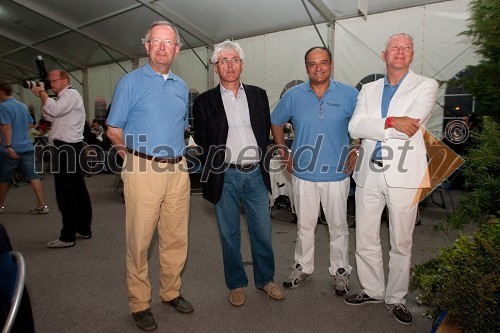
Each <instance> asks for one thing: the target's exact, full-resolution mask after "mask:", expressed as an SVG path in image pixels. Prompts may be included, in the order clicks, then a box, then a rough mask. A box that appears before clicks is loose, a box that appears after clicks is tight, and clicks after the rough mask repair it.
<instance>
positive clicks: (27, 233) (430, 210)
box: [0, 174, 457, 333]
mask: <svg viewBox="0 0 500 333" xmlns="http://www.w3.org/2000/svg"><path fill="white" fill-rule="evenodd" d="M114 180H115V176H114V175H105V174H101V175H95V176H92V177H89V178H86V181H87V185H88V188H89V190H90V193H91V197H92V204H93V210H94V220H93V235H94V237H93V238H92V239H91V240H82V241H78V242H77V244H76V246H75V247H73V248H69V249H57V250H54V249H48V248H46V246H45V244H46V243H47V241H51V240H54V239H56V238H57V237H58V235H59V230H60V227H61V222H60V215H59V212H58V210H57V205H56V201H55V195H54V185H53V178H52V176H50V175H48V176H47V177H46V178H45V179H44V180H43V185H44V189H45V193H46V197H47V203H48V205H49V208H50V209H51V212H50V213H49V214H47V215H29V214H27V211H28V210H29V209H30V208H31V207H32V206H33V203H34V199H33V195H32V193H31V189H30V187H29V186H21V187H13V188H11V190H10V192H9V194H8V197H7V200H6V202H5V206H6V212H5V213H4V214H1V215H0V222H1V223H3V224H4V225H5V227H6V228H7V230H8V232H9V234H10V237H11V240H12V243H13V246H14V248H15V249H16V250H18V251H20V252H22V254H23V255H24V257H25V260H26V264H27V285H28V289H29V292H30V296H31V299H32V302H33V312H34V318H35V325H36V329H37V332H39V333H45V332H47V333H49V332H50V333H52V332H58V333H65V332H68V333H69V332H120V333H121V332H139V331H140V330H139V329H138V328H137V327H136V326H135V324H134V321H133V319H132V317H131V315H130V313H129V309H128V306H127V292H126V281H125V259H124V254H125V245H124V204H123V201H122V198H121V197H120V195H119V194H118V193H116V192H115V191H114ZM455 195H456V193H455ZM191 198H192V201H191V219H190V232H189V237H190V240H189V242H190V243H189V244H190V245H189V256H188V261H187V264H186V267H185V271H184V273H183V288H182V293H183V295H184V296H185V297H186V298H187V299H188V300H190V301H191V302H192V304H193V305H194V307H195V311H194V313H193V314H190V315H183V314H180V313H176V312H175V310H174V309H173V308H171V307H170V306H166V305H163V304H162V303H161V301H160V299H159V297H158V271H159V269H158V241H157V238H155V239H154V241H153V242H154V243H153V246H152V247H151V251H150V278H151V283H152V286H153V301H152V305H151V306H152V309H153V312H154V314H155V316H156V319H157V322H158V325H159V328H158V330H157V332H370V333H377V332H381V333H382V332H384V333H388V332H408V333H410V332H418V333H421V332H429V331H430V328H431V324H432V322H431V320H429V319H427V318H425V317H423V313H424V311H425V309H424V308H422V307H419V306H418V305H417V304H416V303H415V297H416V294H410V295H409V296H408V302H407V305H408V307H409V309H410V310H411V312H412V313H413V318H414V321H413V323H412V324H411V325H409V326H404V325H401V324H399V323H397V322H396V321H395V320H394V319H393V317H392V315H391V314H390V313H389V311H388V310H387V309H386V308H385V306H384V304H369V305H363V306H348V305H346V304H345V303H344V302H343V299H342V298H339V297H337V296H335V295H334V293H333V292H332V282H333V280H332V278H331V277H330V276H329V275H328V234H327V229H326V226H324V225H318V227H317V232H316V270H315V273H314V274H313V276H312V278H311V279H309V280H308V281H306V282H304V283H303V285H301V286H300V287H299V288H297V289H293V290H285V291H284V292H285V296H286V298H285V300H283V301H281V302H277V301H274V300H272V299H270V298H268V297H266V295H265V294H264V293H263V292H262V291H259V290H256V289H255V287H254V286H253V279H252V268H251V265H250V264H249V265H248V266H247V272H248V276H249V281H250V283H249V287H248V292H247V301H246V303H245V305H244V306H243V307H241V308H234V307H232V306H231V305H230V304H229V302H228V301H227V295H228V291H227V290H226V287H225V285H224V276H223V269H222V254H221V252H222V251H221V246H220V239H219V235H218V231H217V227H216V222H215V216H214V212H213V207H212V205H211V204H210V203H208V202H207V201H205V200H203V198H202V197H201V196H200V195H192V196H191ZM436 199H438V196H436ZM455 200H456V199H455ZM278 213H280V212H278ZM281 213H282V212H281ZM445 216H446V213H445V210H444V209H442V208H440V207H439V206H437V205H436V204H434V203H432V202H429V203H428V204H427V205H426V206H425V207H424V208H423V209H422V211H421V218H422V224H421V225H420V226H418V227H417V228H416V232H415V236H414V239H415V242H414V248H413V262H414V263H418V262H422V261H423V260H425V259H427V258H430V257H432V256H433V255H434V251H435V249H436V248H440V247H443V246H448V245H450V244H451V243H452V241H453V240H454V239H455V238H456V236H457V235H456V233H452V232H447V233H444V232H437V231H434V229H433V226H434V225H436V224H437V223H439V222H442V221H444V219H445ZM242 221H243V222H242V227H243V230H244V233H243V243H242V252H243V256H244V260H245V261H246V262H248V263H251V260H252V259H251V254H250V248H249V242H248V237H247V232H246V227H245V221H244V217H243V218H242ZM355 230H356V229H353V228H351V229H350V232H351V237H350V239H351V244H350V249H351V250H350V258H351V265H352V266H353V267H354V268H355V262H354V246H355V244H354V233H355ZM295 235H296V225H295V224H293V223H290V222H287V221H283V220H277V219H273V237H274V238H273V243H274V249H275V257H276V276H275V279H276V281H277V282H278V283H279V284H280V285H281V283H282V281H283V279H284V278H285V277H286V276H287V275H288V273H289V271H290V266H291V265H292V263H293V251H294V246H295ZM381 239H382V241H383V244H384V247H385V254H387V248H388V244H389V241H388V228H387V224H386V223H385V222H383V225H382V228H381ZM384 260H385V262H386V263H387V256H386V257H385V258H384ZM358 287H359V284H358V281H357V276H356V270H355V269H354V272H353V275H352V276H351V289H353V290H355V289H357V288H358Z"/></svg>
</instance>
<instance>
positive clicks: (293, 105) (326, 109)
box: [271, 79, 358, 182]
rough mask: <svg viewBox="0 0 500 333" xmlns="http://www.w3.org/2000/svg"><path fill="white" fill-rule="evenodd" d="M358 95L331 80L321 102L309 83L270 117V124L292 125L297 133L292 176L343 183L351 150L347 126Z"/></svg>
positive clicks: (285, 97) (295, 90) (293, 92)
mask: <svg viewBox="0 0 500 333" xmlns="http://www.w3.org/2000/svg"><path fill="white" fill-rule="evenodd" d="M357 97H358V91H357V90H356V89H355V88H353V87H351V86H348V85H345V84H343V83H340V82H336V81H334V80H332V79H330V85H329V87H328V90H327V91H326V92H325V94H324V95H323V97H322V98H321V99H318V97H317V96H316V94H315V93H314V92H313V90H312V89H311V86H310V83H309V80H308V81H306V82H304V83H301V84H299V85H297V86H295V87H293V88H291V89H290V90H288V91H287V92H286V93H285V94H284V95H283V96H282V98H281V100H280V102H279V103H278V105H277V106H276V108H275V109H274V111H273V112H272V114H271V122H272V123H273V124H274V125H277V126H282V125H283V124H284V123H286V122H288V121H291V123H292V125H293V129H294V133H295V136H294V141H293V144H292V152H293V156H294V172H293V174H294V175H295V176H296V177H298V178H300V179H304V180H308V181H314V182H327V181H340V180H343V179H345V178H346V175H345V174H344V173H343V172H342V171H343V168H344V163H345V160H346V157H347V153H348V148H349V133H348V129H347V128H348V124H349V120H350V119H351V117H352V114H353V112H354V108H355V106H356V99H357Z"/></svg>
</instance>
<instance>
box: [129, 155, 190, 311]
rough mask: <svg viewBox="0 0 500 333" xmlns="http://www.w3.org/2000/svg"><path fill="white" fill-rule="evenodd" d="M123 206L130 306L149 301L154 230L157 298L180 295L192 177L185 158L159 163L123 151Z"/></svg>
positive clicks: (136, 308) (142, 305)
mask: <svg viewBox="0 0 500 333" xmlns="http://www.w3.org/2000/svg"><path fill="white" fill-rule="evenodd" d="M121 176H122V179H123V184H124V195H125V205H126V234H125V237H126V246H127V253H126V261H127V286H128V298H129V307H130V310H131V311H132V312H138V311H142V310H145V309H147V308H148V307H149V302H150V300H151V284H150V282H149V276H148V249H149V246H150V244H151V239H152V237H153V234H154V231H155V229H156V228H157V229H158V241H159V258H160V298H161V299H162V301H169V300H172V299H174V298H175V297H177V296H179V294H180V288H181V277H180V275H181V271H182V269H183V268H184V264H185V262H186V257H187V245H188V221H189V203H190V181H189V173H188V171H187V163H186V160H185V159H182V161H181V162H180V163H178V164H168V163H158V162H153V161H150V160H147V159H144V158H140V157H137V156H134V155H131V154H127V156H126V160H125V164H124V168H123V171H122V174H121Z"/></svg>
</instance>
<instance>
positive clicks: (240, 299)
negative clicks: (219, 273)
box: [229, 287, 245, 306]
mask: <svg viewBox="0 0 500 333" xmlns="http://www.w3.org/2000/svg"><path fill="white" fill-rule="evenodd" d="M229 303H231V304H232V305H234V306H242V305H243V303H245V288H243V287H242V288H236V289H233V290H231V292H230V293H229Z"/></svg>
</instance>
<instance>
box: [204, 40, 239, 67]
mask: <svg viewBox="0 0 500 333" xmlns="http://www.w3.org/2000/svg"><path fill="white" fill-rule="evenodd" d="M232 50H235V51H236V53H238V55H239V56H240V59H241V61H243V60H245V53H243V49H242V48H241V46H240V44H238V42H234V41H232V40H229V39H226V40H225V41H223V42H222V43H219V44H216V45H215V47H214V52H213V53H212V56H211V57H210V62H211V63H212V64H215V63H216V62H217V60H218V59H219V54H220V53H221V52H223V51H232Z"/></svg>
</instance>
